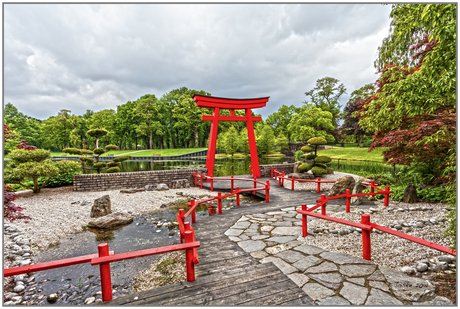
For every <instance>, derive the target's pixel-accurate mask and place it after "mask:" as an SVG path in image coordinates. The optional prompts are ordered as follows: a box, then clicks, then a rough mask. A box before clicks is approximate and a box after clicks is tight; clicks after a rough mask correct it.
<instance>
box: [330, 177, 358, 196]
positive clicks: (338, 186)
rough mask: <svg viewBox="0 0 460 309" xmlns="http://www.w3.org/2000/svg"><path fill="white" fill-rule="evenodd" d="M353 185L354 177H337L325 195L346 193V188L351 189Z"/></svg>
mask: <svg viewBox="0 0 460 309" xmlns="http://www.w3.org/2000/svg"><path fill="white" fill-rule="evenodd" d="M354 186H355V179H354V178H353V177H351V176H345V177H342V178H339V179H337V181H336V182H335V183H334V185H333V186H332V189H331V191H329V193H328V195H327V196H336V195H340V194H345V193H347V190H350V191H352V190H353V188H354Z"/></svg>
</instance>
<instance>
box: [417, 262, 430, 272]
mask: <svg viewBox="0 0 460 309" xmlns="http://www.w3.org/2000/svg"><path fill="white" fill-rule="evenodd" d="M415 269H416V270H417V271H418V272H421V273H423V272H424V271H427V270H428V265H426V264H425V263H418V264H417V265H415Z"/></svg>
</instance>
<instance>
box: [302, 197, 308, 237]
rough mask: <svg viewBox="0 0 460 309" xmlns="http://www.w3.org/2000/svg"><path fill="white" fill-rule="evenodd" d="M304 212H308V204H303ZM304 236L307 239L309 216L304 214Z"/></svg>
mask: <svg viewBox="0 0 460 309" xmlns="http://www.w3.org/2000/svg"><path fill="white" fill-rule="evenodd" d="M302 210H303V211H307V204H302ZM302 236H303V237H307V215H305V214H302Z"/></svg>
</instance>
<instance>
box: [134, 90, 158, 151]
mask: <svg viewBox="0 0 460 309" xmlns="http://www.w3.org/2000/svg"><path fill="white" fill-rule="evenodd" d="M134 116H135V117H136V118H137V119H138V123H139V124H138V126H137V127H136V132H137V133H138V134H139V135H141V136H142V135H143V136H148V137H149V149H153V134H155V135H156V136H162V135H163V134H164V130H163V126H162V125H161V122H160V119H161V118H162V115H161V114H160V113H159V105H158V102H157V98H156V97H155V95H153V94H146V95H143V96H142V97H140V98H139V99H138V100H137V102H136V107H135V108H134Z"/></svg>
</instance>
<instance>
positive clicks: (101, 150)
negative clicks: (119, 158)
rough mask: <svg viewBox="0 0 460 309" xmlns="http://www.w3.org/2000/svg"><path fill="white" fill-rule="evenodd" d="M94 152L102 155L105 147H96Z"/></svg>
mask: <svg viewBox="0 0 460 309" xmlns="http://www.w3.org/2000/svg"><path fill="white" fill-rule="evenodd" d="M93 152H94V153H95V154H97V155H101V154H103V153H104V152H105V149H104V148H101V147H99V148H96V149H94V151H93Z"/></svg>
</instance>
